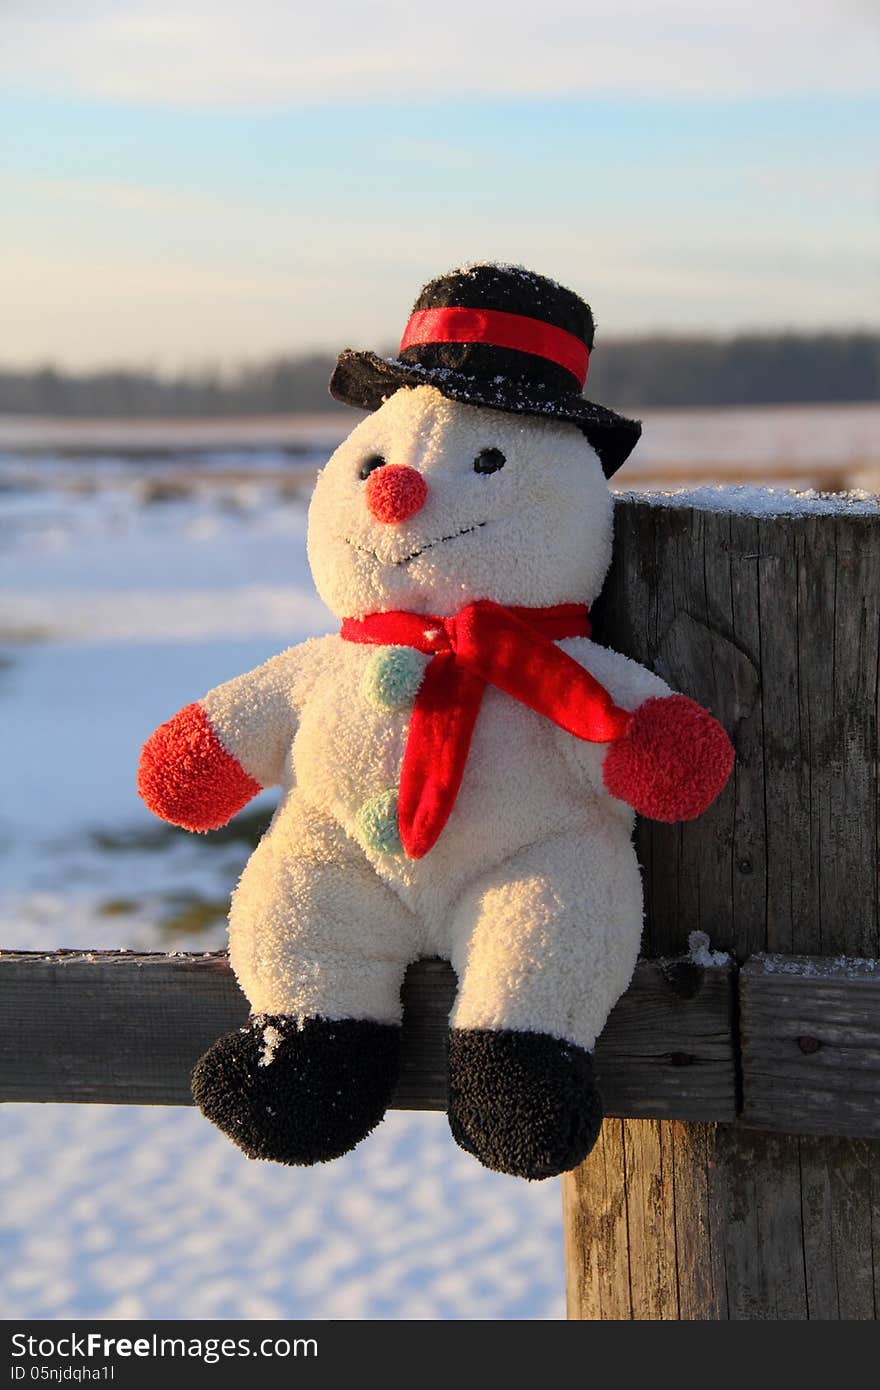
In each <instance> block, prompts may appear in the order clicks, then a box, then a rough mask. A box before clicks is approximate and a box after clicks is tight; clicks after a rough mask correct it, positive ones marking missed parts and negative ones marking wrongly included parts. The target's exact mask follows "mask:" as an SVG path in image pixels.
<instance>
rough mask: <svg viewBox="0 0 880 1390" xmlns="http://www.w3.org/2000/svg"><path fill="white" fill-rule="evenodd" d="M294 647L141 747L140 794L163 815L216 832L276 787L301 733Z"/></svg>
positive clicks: (299, 663)
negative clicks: (250, 802) (296, 738)
mask: <svg viewBox="0 0 880 1390" xmlns="http://www.w3.org/2000/svg"><path fill="white" fill-rule="evenodd" d="M310 645H311V644H310V643H303V644H302V646H301V647H293V648H291V649H290V650H289V651H286V652H282V653H281V655H280V656H276V657H273V658H272V659H271V660H270V661H267V662H266V663H265V664H264V665H263V666H259V667H257V668H256V670H254V671H249V672H247V673H246V674H245V675H243V676H237V677H236V678H235V679H234V680H231V681H227V682H226V683H225V684H224V685H218V686H216V687H215V688H214V689H213V690H211V691H209V692H208V694H207V695H205V696H204V697H203V699H201V700H199V701H198V702H197V703H195V704H191V705H187V706H185V708H184V709H182V710H179V711H178V713H177V714H176V715H174V717H173V718H172V719H169V720H168V721H167V723H165V724H162V725H160V727H159V728H158V729H156V731H155V733H153V734H152V735H151V737H150V738H149V739H148V740H147V742H146V744H145V745H144V747H143V749H142V751H141V758H140V764H139V767H138V792H139V793H140V796H141V797H142V799H143V800H144V801H145V802H146V804H147V806H148V807H149V808H150V810H151V811H152V812H153V813H154V814H155V815H157V816H159V817H160V818H161V819H162V820H166V821H170V822H171V823H172V824H173V825H180V826H183V827H184V828H185V829H187V830H216V829H219V827H220V826H222V825H225V824H226V823H227V821H229V820H231V819H232V817H233V816H234V815H236V814H237V812H238V811H240V810H241V809H242V807H244V806H246V805H247V803H248V802H249V801H250V800H251V799H252V798H253V797H254V796H256V795H257V793H258V792H259V791H261V790H262V788H263V787H270V786H274V785H276V784H277V783H278V782H279V781H280V780H281V776H282V773H283V769H284V763H285V759H286V756H287V752H288V750H289V748H290V744H291V742H292V740H293V737H294V734H295V732H296V725H297V714H296V711H297V705H298V703H299V701H298V698H297V696H298V694H299V690H298V687H299V686H301V683H302V682H301V679H299V678H300V677H301V675H302V669H301V668H302V667H303V665H304V664H306V665H307V664H308V663H307V662H304V660H303V657H302V655H301V654H302V653H304V652H305V649H306V648H307V647H309V646H310Z"/></svg>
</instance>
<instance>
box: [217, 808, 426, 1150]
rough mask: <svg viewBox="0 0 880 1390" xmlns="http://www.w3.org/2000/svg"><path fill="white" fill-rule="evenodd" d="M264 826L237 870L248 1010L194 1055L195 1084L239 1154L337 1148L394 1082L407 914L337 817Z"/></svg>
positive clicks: (239, 969)
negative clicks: (333, 821) (295, 834)
mask: <svg viewBox="0 0 880 1390" xmlns="http://www.w3.org/2000/svg"><path fill="white" fill-rule="evenodd" d="M292 829H293V827H291V825H290V824H289V823H288V824H287V825H284V826H277V827H273V830H272V831H271V832H270V834H269V835H268V836H267V837H266V838H265V839H264V840H263V842H262V843H261V844H260V845H259V847H258V848H257V850H256V851H255V853H254V855H253V856H252V858H251V861H250V863H249V864H248V866H247V869H246V870H245V873H244V874H243V875H242V880H241V884H240V885H239V888H238V890H237V891H236V894H235V897H234V899H233V906H232V912H231V914H230V959H231V962H232V966H233V969H234V970H235V972H236V975H237V976H238V980H239V983H240V984H241V986H242V989H243V990H244V992H245V994H246V995H247V997H248V999H249V1000H250V1003H251V1007H252V1010H253V1013H252V1016H251V1019H250V1022H249V1023H248V1024H247V1025H246V1026H245V1027H244V1028H242V1029H240V1030H239V1031H238V1032H235V1033H230V1034H228V1035H227V1036H226V1037H223V1038H220V1039H219V1041H218V1042H216V1043H215V1044H214V1045H213V1047H211V1048H210V1049H209V1050H208V1052H206V1053H205V1055H204V1056H203V1057H202V1058H201V1060H200V1061H199V1062H198V1064H197V1066H196V1069H195V1072H194V1074H193V1095H194V1097H195V1100H196V1103H197V1104H198V1105H199V1106H200V1107H201V1109H202V1111H203V1112H204V1114H205V1115H206V1116H207V1117H208V1119H210V1120H212V1121H213V1122H214V1124H216V1125H217V1126H218V1127H219V1128H220V1129H221V1130H223V1131H224V1133H226V1134H227V1135H228V1136H229V1137H230V1138H231V1139H232V1140H233V1141H234V1142H235V1143H236V1144H238V1146H239V1148H241V1149H243V1150H244V1152H245V1153H246V1154H247V1155H248V1157H249V1158H262V1159H272V1160H274V1161H275V1162H277V1163H287V1164H295V1165H304V1164H311V1163H318V1162H324V1161H326V1160H328V1159H331V1158H338V1157H339V1156H340V1155H341V1154H343V1153H347V1152H348V1150H349V1149H352V1148H353V1147H354V1146H355V1144H357V1143H359V1142H360V1140H361V1139H363V1138H365V1137H366V1135H367V1134H369V1133H370V1131H371V1130H372V1129H373V1128H374V1127H375V1126H376V1125H377V1124H378V1123H379V1121H380V1120H381V1119H382V1116H383V1115H384V1113H385V1110H386V1109H387V1106H388V1103H389V1101H390V1099H391V1095H392V1093H393V1090H394V1086H395V1083H396V1080H397V1070H398V1057H399V1045H400V1017H401V1005H400V986H401V982H402V979H403V975H404V971H405V969H406V966H407V964H408V962H409V961H410V960H412V959H413V958H414V956H417V955H418V954H419V949H420V942H419V940H418V936H417V930H416V921H415V919H414V918H413V917H412V915H411V914H410V913H409V912H408V911H407V910H406V909H405V908H404V907H403V905H402V904H401V903H400V902H399V900H398V899H397V898H396V897H395V896H394V894H393V893H392V892H391V891H390V890H389V889H388V888H387V887H386V886H385V885H384V884H383V883H382V882H381V881H380V880H379V879H378V878H377V876H376V875H375V873H374V872H373V870H372V869H371V868H370V866H369V864H368V863H367V861H366V860H365V858H364V856H363V854H361V853H360V851H359V850H358V849H357V847H356V846H354V845H353V844H352V843H351V841H349V840H347V839H346V837H345V836H344V835H343V834H342V832H341V831H339V832H338V833H337V831H336V829H335V828H334V827H333V826H329V825H328V826H325V827H322V828H321V833H320V834H316V830H317V827H316V826H315V824H314V823H312V824H308V825H306V826H304V827H299V829H300V830H301V831H304V832H307V833H303V834H301V837H300V838H299V840H298V841H297V840H294V839H292V838H291V835H292Z"/></svg>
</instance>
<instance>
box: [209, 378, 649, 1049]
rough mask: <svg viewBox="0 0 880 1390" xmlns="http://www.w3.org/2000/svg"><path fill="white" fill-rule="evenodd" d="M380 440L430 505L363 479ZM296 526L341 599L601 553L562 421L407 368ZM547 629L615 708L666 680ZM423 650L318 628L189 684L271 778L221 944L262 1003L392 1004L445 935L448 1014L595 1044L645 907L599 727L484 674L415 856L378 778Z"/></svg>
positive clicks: (576, 438)
mask: <svg viewBox="0 0 880 1390" xmlns="http://www.w3.org/2000/svg"><path fill="white" fill-rule="evenodd" d="M383 417H384V418H383ZM488 446H492V447H496V448H500V449H502V451H503V452H504V453H505V455H506V458H507V463H506V464H505V467H504V469H503V470H502V471H501V472H500V473H498V474H493V475H490V476H488V477H485V476H480V475H478V474H475V473H474V471H473V459H474V457H475V455H476V453H478V452H479V450H480V449H481V448H484V447H488ZM375 452H381V453H382V454H383V456H385V457H386V459H387V461H388V462H392V461H394V462H398V461H399V462H403V463H405V464H406V465H407V466H410V467H418V468H419V469H420V471H422V472H423V474H424V477H425V479H426V481H427V483H428V489H429V492H428V500H427V502H426V504H425V506H424V507H423V508H422V510H421V511H420V512H419V513H418V514H417V515H415V516H414V517H412V518H410V519H409V520H408V521H407V522H405V523H403V524H402V525H386V524H383V523H381V522H379V521H376V520H375V519H374V518H372V517H371V516H370V514H369V512H368V510H367V508H366V506H365V505H364V503H363V500H362V498H363V482H362V481H361V480H360V479H359V477H358V465H359V461H360V460H362V459H363V457H364V456H366V455H369V454H371V453H375ZM391 455H393V457H391ZM508 470H509V471H508ZM493 484H494V486H493ZM495 519H498V520H497V524H495V525H493V524H491V523H493V521H495ZM477 521H481V522H485V524H481V525H480V526H479V527H476V525H475V528H474V529H473V530H468V526H469V525H470V524H471V523H476V522H477ZM451 536H454V537H455V539H453V540H447V541H444V540H442V539H440V538H442V537H451ZM352 539H356V541H357V547H355V546H354V545H352V544H351V541H352ZM309 546H310V557H311V561H312V567H313V571H314V574H315V578H316V582H317V584H318V587H319V589H320V591H321V593H322V596H323V597H324V599H325V601H328V602H330V603H331V606H332V607H333V608H334V611H335V612H336V613H337V614H338V615H339V616H340V618H341V617H343V616H359V615H362V614H364V613H368V612H373V611H377V610H383V609H384V610H389V609H393V608H406V609H409V610H411V611H417V612H423V613H438V614H441V615H446V614H449V613H453V612H456V611H457V610H458V609H459V608H461V607H462V606H463V604H465V603H467V602H469V601H471V600H473V599H477V598H489V599H493V600H495V601H496V602H499V603H503V604H520V605H526V606H533V607H538V606H546V605H549V604H553V603H560V602H571V601H582V602H586V601H589V600H590V599H591V598H592V597H593V596H594V594H595V593H596V592H597V591H598V588H599V587H600V586H601V582H602V579H603V577H604V573H605V569H606V567H607V564H608V559H609V556H610V549H611V503H610V498H609V495H608V491H607V486H606V484H605V480H604V478H603V477H602V474H601V469H600V468H599V465H598V461H597V460H596V459H595V456H594V454H593V452H592V450H591V449H590V448H589V445H588V444H587V443H586V441H585V440H584V438H583V436H582V435H581V434H580V433H579V432H578V431H577V430H575V429H574V428H573V427H571V426H564V425H558V424H548V423H547V422H544V421H539V422H530V421H527V420H523V418H522V417H507V416H503V415H500V414H499V413H498V412H494V411H485V410H480V409H477V408H475V407H471V406H463V405H458V404H455V403H452V402H450V401H447V400H445V399H444V398H443V397H441V396H439V394H438V393H437V392H435V391H433V390H431V389H430V388H419V389H418V390H415V391H409V390H404V391H400V392H398V393H397V394H395V395H394V396H393V397H392V398H391V399H390V401H388V402H387V403H386V405H385V406H383V407H382V409H381V410H379V411H378V412H377V413H376V414H375V415H373V416H371V417H369V418H368V419H367V420H365V421H364V422H363V423H362V424H361V425H360V426H359V427H358V428H357V429H356V430H355V431H354V432H353V434H352V435H351V436H350V437H349V439H348V440H347V441H346V442H345V443H344V444H343V445H342V446H341V448H340V449H339V450H338V451H337V453H336V454H335V455H334V457H333V459H331V460H330V462H329V463H328V465H327V468H326V469H325V470H324V473H323V474H322V477H321V479H320V480H319V483H318V485H317V488H316V492H315V497H314V500H313V503H312V509H311V513H310V540H309ZM422 547H426V548H424V549H422ZM415 551H419V552H420V553H419V554H418V555H416V556H415V558H412V559H406V558H402V557H406V556H410V555H411V554H412V553H413V552H415ZM559 645H560V646H561V647H562V648H563V650H565V651H567V652H568V653H569V654H570V655H571V656H573V657H574V658H575V660H577V661H578V662H579V663H580V664H581V665H583V666H585V667H586V668H587V669H588V670H590V671H591V672H592V673H593V674H594V675H595V676H596V677H597V679H598V680H600V681H601V683H602V684H603V685H604V686H606V688H607V689H608V690H609V692H610V694H611V696H612V698H613V699H614V701H615V702H616V703H617V704H618V705H621V706H622V707H623V708H625V709H635V708H636V707H637V706H638V705H640V704H641V703H642V702H643V701H644V700H645V699H647V698H649V697H651V696H655V695H665V694H668V693H669V690H668V687H667V686H666V685H665V684H664V683H663V682H662V681H661V680H659V679H658V678H657V677H656V676H654V675H652V674H651V673H650V672H648V671H645V670H644V669H643V668H642V667H640V666H638V665H637V664H636V663H634V662H632V661H630V660H628V659H627V658H625V657H623V656H620V655H618V654H617V653H614V652H611V651H608V650H607V649H605V648H601V647H598V646H596V645H595V644H594V643H592V642H591V641H589V640H587V639H586V638H573V639H569V640H566V641H563V642H561V643H560V644H559ZM402 650H404V651H405V653H406V655H405V657H404V664H405V666H406V670H405V671H404V676H405V677H406V679H403V680H399V679H396V678H395V679H396V683H392V687H391V689H390V694H389V687H388V685H387V682H386V683H385V684H383V679H384V676H385V675H386V674H387V672H388V670H389V669H391V667H390V666H389V663H391V664H392V665H393V663H394V662H397V661H399V658H400V653H401V651H402ZM429 659H430V658H429V657H427V656H422V655H421V654H418V653H415V652H413V651H411V650H410V649H400V648H387V647H375V646H371V645H362V644H358V643H352V642H347V641H343V640H342V638H341V637H340V636H338V635H333V636H329V637H324V638H318V639H313V640H311V641H309V642H306V643H304V644H302V645H301V646H299V647H295V648H291V649H290V650H289V651H288V652H284V653H282V654H281V655H280V656H278V657H275V658H274V659H273V660H272V661H270V662H268V663H267V664H266V665H265V666H263V667H260V668H259V669H258V670H257V671H253V672H251V673H249V674H248V675H245V676H241V677H239V678H238V679H236V680H234V681H231V682H229V683H228V684H227V685H224V686H221V687H218V688H217V689H216V690H214V691H212V692H211V693H210V694H209V695H208V696H206V697H205V699H204V701H203V702H202V703H203V705H204V708H205V710H206V712H207V714H208V716H209V718H210V720H211V722H212V724H213V725H214V727H215V729H216V731H217V733H218V735H219V736H220V738H221V740H222V742H223V744H224V745H225V747H226V748H227V750H228V751H229V752H230V753H232V754H233V755H234V756H235V757H236V758H237V759H238V760H239V762H240V763H241V764H242V766H243V767H244V768H245V770H246V771H247V772H248V773H249V774H250V775H251V776H252V777H254V778H256V780H257V781H259V782H260V783H261V784H262V785H264V786H268V785H273V784H280V786H281V788H282V796H281V801H280V803H279V806H278V810H277V812H276V814H275V816H274V818H273V821H272V824H271V826H270V828H269V830H268V832H267V834H266V836H265V837H264V839H263V841H262V842H261V844H260V845H259V846H258V848H257V850H256V851H255V853H254V854H253V856H252V858H251V860H250V862H249V864H248V865H247V867H246V869H245V871H244V873H243V875H242V878H241V881H240V884H239V886H238V888H237V890H236V892H235V894H234V898H233V904H232V911H231V915H230V954H231V960H232V964H233V968H234V969H235V972H236V974H237V976H238V979H239V981H240V983H241V985H242V988H243V989H244V991H245V993H246V995H247V996H248V999H249V1000H250V1003H251V1005H252V1007H253V1009H254V1011H255V1012H257V1013H272V1014H274V1013H283V1014H292V1015H295V1016H298V1017H300V1018H302V1017H307V1016H314V1015H322V1016H323V1017H325V1018H331V1019H332V1018H365V1019H374V1020H376V1021H379V1022H396V1021H398V1020H399V1018H400V996H399V991H400V984H401V980H402V978H403V973H404V970H405V968H406V965H407V964H408V963H409V962H410V961H412V960H414V959H416V958H418V957H419V956H425V955H441V956H445V957H446V958H447V959H450V960H451V961H452V963H453V965H454V967H455V969H456V971H457V973H458V977H459V991H458V998H457V1002H456V1005H455V1008H454V1011H453V1014H452V1018H451V1022H452V1023H453V1024H454V1025H455V1026H458V1027H462V1028H495V1029H497V1028H510V1029H515V1030H518V1031H534V1032H545V1033H549V1034H552V1035H553V1036H555V1037H559V1038H564V1039H567V1040H569V1041H572V1042H575V1043H577V1044H579V1045H580V1046H582V1047H585V1048H587V1049H592V1047H593V1046H594V1043H595V1040H596V1037H597V1035H598V1033H599V1032H600V1031H601V1029H602V1027H603V1026H604V1023H605V1020H606V1018H607V1016H608V1013H609V1012H610V1010H611V1008H612V1007H613V1005H614V1003H615V1001H616V1000H617V998H618V997H619V995H620V994H621V993H622V992H623V990H624V989H625V988H626V986H627V984H628V982H629V979H630V976H631V974H632V970H633V966H634V964H635V960H636V956H637V954H638V948H639V939H640V935H641V925H642V896H641V884H640V880H639V872H638V867H637V864H636V860H635V855H634V851H633V848H632V845H631V832H632V820H633V817H632V812H631V811H630V810H629V808H628V807H627V806H625V805H624V804H623V803H622V802H620V801H617V800H615V799H614V798H613V797H611V796H610V794H609V793H608V792H607V791H606V790H605V788H604V785H603V782H602V762H603V759H604V755H605V752H606V746H605V745H597V744H588V743H585V742H583V741H581V740H578V739H576V738H574V737H573V736H572V735H570V734H568V733H565V732H564V731H562V730H560V729H559V728H558V727H556V726H555V725H554V724H553V723H552V722H551V721H549V720H547V719H545V718H543V717H542V716H540V715H538V714H536V713H535V712H534V711H532V710H530V709H528V708H527V707H526V706H524V705H521V704H519V703H518V702H517V701H515V700H513V699H512V698H510V697H509V696H507V695H504V694H502V693H501V692H499V691H497V690H495V689H493V688H491V687H489V688H487V689H486V692H485V695H484V698H483V703H482V707H481V710H480V714H479V717H478V719H477V724H476V728H475V730H474V736H473V740H472V743H471V748H470V753H469V756H468V761H467V766H466V769H465V773H464V779H463V782H462V786H461V789H460V791H459V794H458V797H457V800H456V803H455V806H454V807H453V810H452V813H451V815H450V817H449V820H448V822H447V824H446V826H445V827H444V829H443V832H442V834H441V835H440V838H439V840H438V841H437V843H436V845H435V846H434V848H433V849H431V850H430V852H429V853H428V854H427V855H425V856H424V858H422V859H420V860H410V859H408V858H407V857H406V855H405V854H404V852H403V850H402V849H401V847H400V845H399V841H398V840H397V837H396V796H397V791H398V788H399V784H400V771H401V764H402V759H403V754H404V748H405V744H406V736H407V730H408V726H409V718H410V714H411V710H412V704H413V699H414V696H415V692H416V689H417V685H418V681H419V678H420V675H421V672H422V671H423V669H424V667H425V666H426V665H427V662H428V661H429ZM394 672H395V673H396V677H397V676H399V675H400V671H399V669H398V667H397V666H394Z"/></svg>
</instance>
